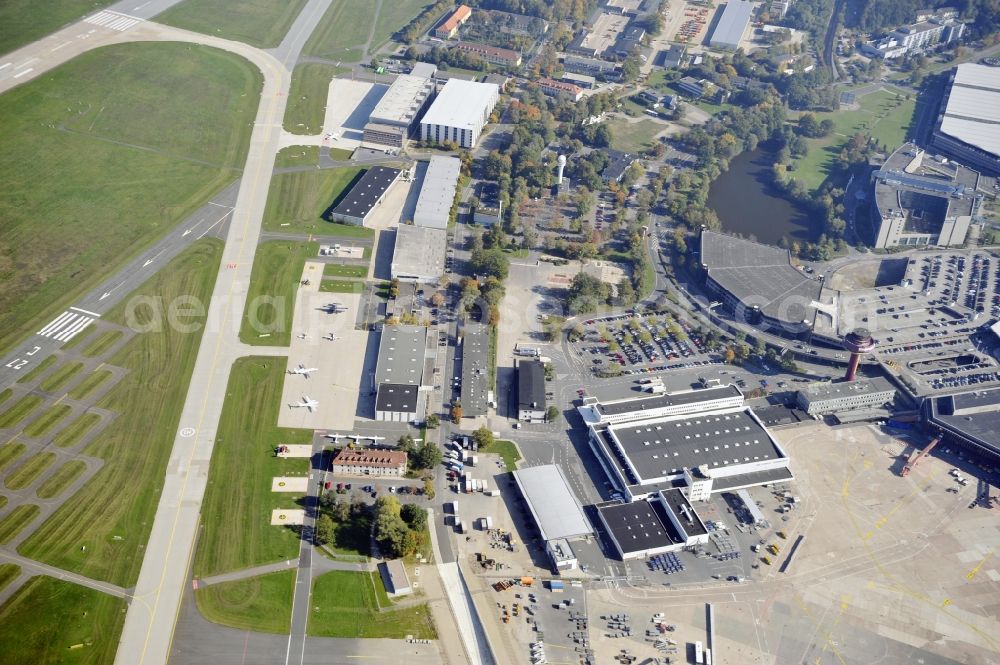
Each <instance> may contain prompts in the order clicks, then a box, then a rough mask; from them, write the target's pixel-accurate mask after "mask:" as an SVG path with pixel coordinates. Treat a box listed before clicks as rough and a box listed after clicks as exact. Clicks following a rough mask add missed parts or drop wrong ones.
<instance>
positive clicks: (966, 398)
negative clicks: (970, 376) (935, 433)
mask: <svg viewBox="0 0 1000 665" xmlns="http://www.w3.org/2000/svg"><path fill="white" fill-rule="evenodd" d="M921 408H922V416H923V419H924V421H925V422H926V423H928V424H929V425H931V426H932V427H933V428H935V429H938V430H939V431H941V433H943V434H944V436H945V439H946V440H948V441H950V442H952V443H954V444H956V445H958V446H960V447H961V448H964V449H965V450H967V451H968V452H971V453H973V454H974V455H975V456H977V457H980V458H982V459H983V460H986V461H988V462H989V463H991V464H993V465H995V466H1000V388H994V389H992V390H977V391H972V392H966V393H958V394H955V395H943V396H941V397H932V398H930V399H927V400H925V401H924V403H923V405H922V407H921Z"/></svg>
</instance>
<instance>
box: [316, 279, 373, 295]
mask: <svg viewBox="0 0 1000 665" xmlns="http://www.w3.org/2000/svg"><path fill="white" fill-rule="evenodd" d="M319 290H320V291H322V292H323V293H363V292H364V290H365V285H364V282H351V281H348V280H344V279H324V280H323V281H322V282H320V284H319Z"/></svg>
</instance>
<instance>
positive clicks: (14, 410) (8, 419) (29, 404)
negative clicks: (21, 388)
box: [0, 395, 45, 429]
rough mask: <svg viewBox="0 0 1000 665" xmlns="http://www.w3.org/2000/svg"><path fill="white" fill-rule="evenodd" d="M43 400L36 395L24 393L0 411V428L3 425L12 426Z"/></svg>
mask: <svg viewBox="0 0 1000 665" xmlns="http://www.w3.org/2000/svg"><path fill="white" fill-rule="evenodd" d="M44 401H45V400H43V399H42V398H41V397H39V396H38V395H25V396H24V397H22V398H21V399H19V400H18V401H17V402H15V403H14V404H12V405H11V406H10V408H8V409H7V410H6V411H4V412H3V413H0V429H2V428H5V427H14V426H15V425H17V424H18V423H19V422H21V421H22V420H24V419H25V418H27V417H28V415H29V414H30V413H31V412H32V411H34V410H35V408H37V407H38V405H39V404H41V403H42V402H44Z"/></svg>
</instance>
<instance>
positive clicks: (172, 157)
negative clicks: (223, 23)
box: [0, 3, 262, 348]
mask: <svg viewBox="0 0 1000 665" xmlns="http://www.w3.org/2000/svg"><path fill="white" fill-rule="evenodd" d="M0 4H2V5H4V6H6V3H0ZM34 4H38V3H34ZM45 4H48V3H45ZM34 14H35V12H29V15H32V16H33V15H34ZM261 86H262V82H261V74H260V72H259V70H257V68H256V67H254V66H253V65H251V64H250V63H249V62H247V61H246V60H244V59H243V58H240V57H239V56H236V55H233V54H230V53H225V52H222V51H218V50H215V49H211V48H207V47H202V46H195V45H192V44H180V43H172V42H143V43H134V44H121V45H114V46H106V47H103V48H99V49H96V50H94V51H91V52H88V53H83V54H81V55H79V56H77V57H76V58H74V59H73V60H71V61H69V62H68V63H66V64H64V65H62V66H60V67H57V68H56V69H54V70H52V71H50V72H47V73H46V74H45V76H42V77H39V78H38V79H36V80H34V81H31V82H29V83H25V84H24V85H22V86H18V87H17V88H14V89H13V90H10V91H8V92H6V93H5V94H3V95H0V117H2V118H4V119H5V122H4V123H2V124H0V180H2V181H3V183H4V195H3V196H2V197H0V219H2V220H3V224H2V225H0V282H2V283H3V288H2V289H0V348H6V347H9V346H11V345H12V344H13V343H14V342H16V341H17V340H20V339H22V338H24V337H26V336H28V335H30V334H32V333H34V332H35V331H37V330H39V329H40V328H41V327H42V326H44V325H45V324H46V323H48V322H49V321H51V320H53V319H54V318H55V317H56V316H58V315H59V313H60V312H62V311H63V310H64V309H65V308H66V307H67V306H68V305H70V304H72V303H73V302H74V301H75V300H77V299H78V298H79V296H80V295H81V294H83V293H86V292H87V291H89V290H90V289H91V288H93V287H94V286H96V285H97V284H98V283H100V282H101V281H102V280H104V279H106V278H107V277H108V276H109V275H110V274H112V273H113V272H114V271H115V270H116V269H117V268H119V267H120V266H121V265H122V264H124V263H125V262H126V261H127V260H128V259H130V258H131V257H132V256H134V255H135V254H137V253H139V252H140V251H141V250H143V249H145V248H146V247H148V246H149V245H151V244H152V243H154V242H156V240H158V239H159V238H160V237H162V236H163V235H165V234H167V233H168V232H169V231H170V230H172V229H173V228H174V226H175V225H176V224H177V223H178V222H179V221H180V220H182V219H184V218H185V217H187V216H188V215H190V214H191V213H192V212H193V211H194V210H195V209H197V208H198V207H199V206H201V205H202V204H203V203H204V202H205V201H207V200H208V199H209V198H210V197H211V196H212V195H214V194H215V193H216V192H217V191H219V189H221V188H222V187H223V186H225V185H226V184H228V183H230V182H232V181H233V180H234V179H235V178H236V177H237V176H238V175H239V173H238V169H239V168H242V166H243V163H244V161H245V158H246V152H247V147H248V145H249V137H250V131H251V129H252V126H253V118H254V115H255V113H256V110H257V102H258V100H259V96H260V89H261ZM205 100H211V103H205Z"/></svg>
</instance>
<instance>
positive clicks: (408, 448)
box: [396, 434, 417, 455]
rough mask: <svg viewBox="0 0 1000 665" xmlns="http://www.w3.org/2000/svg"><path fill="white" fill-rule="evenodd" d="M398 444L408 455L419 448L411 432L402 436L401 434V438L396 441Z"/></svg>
mask: <svg viewBox="0 0 1000 665" xmlns="http://www.w3.org/2000/svg"><path fill="white" fill-rule="evenodd" d="M396 446H398V447H399V449H400V450H402V451H403V452H404V453H406V454H407V455H412V454H413V452H414V451H415V450H416V449H417V445H416V442H415V441H414V440H413V437H412V436H410V435H409V434H403V435H402V436H400V437H399V440H398V441H396Z"/></svg>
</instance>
